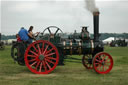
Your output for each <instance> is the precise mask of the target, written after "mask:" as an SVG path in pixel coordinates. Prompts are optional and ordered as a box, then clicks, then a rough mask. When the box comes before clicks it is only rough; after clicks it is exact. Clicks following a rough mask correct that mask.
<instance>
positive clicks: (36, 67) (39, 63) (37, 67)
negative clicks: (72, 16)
mask: <svg viewBox="0 0 128 85" xmlns="http://www.w3.org/2000/svg"><path fill="white" fill-rule="evenodd" d="M39 64H40V61H39V62H38V63H37V65H36V68H35V69H36V70H37V68H38V66H39Z"/></svg>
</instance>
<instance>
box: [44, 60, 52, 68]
mask: <svg viewBox="0 0 128 85" xmlns="http://www.w3.org/2000/svg"><path fill="white" fill-rule="evenodd" d="M45 63H46V65H47V66H48V68H49V69H51V66H50V65H49V64H48V62H47V61H45Z"/></svg>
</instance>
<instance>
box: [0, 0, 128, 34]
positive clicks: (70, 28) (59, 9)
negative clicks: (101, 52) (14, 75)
mask: <svg viewBox="0 0 128 85" xmlns="http://www.w3.org/2000/svg"><path fill="white" fill-rule="evenodd" d="M96 6H97V7H98V8H99V11H100V32H109V33H123V32H127V33H128V28H127V27H128V0H96ZM0 18H1V26H0V32H2V34H6V35H11V34H16V33H17V32H18V31H19V29H20V27H25V28H26V29H28V28H29V26H30V25H33V26H34V27H35V28H34V31H35V32H37V31H40V32H42V31H43V30H44V29H45V28H46V27H48V26H51V25H54V26H58V27H59V28H61V29H62V30H63V32H74V30H77V31H78V32H79V31H81V26H89V28H88V30H89V31H90V32H91V33H93V16H92V14H91V13H90V12H89V11H88V10H87V9H85V2H84V0H20V1H17V0H2V1H1V17H0Z"/></svg>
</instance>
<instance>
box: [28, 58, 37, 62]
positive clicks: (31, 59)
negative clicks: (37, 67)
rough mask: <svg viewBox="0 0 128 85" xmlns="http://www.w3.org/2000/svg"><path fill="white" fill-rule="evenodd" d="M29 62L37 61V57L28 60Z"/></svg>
mask: <svg viewBox="0 0 128 85" xmlns="http://www.w3.org/2000/svg"><path fill="white" fill-rule="evenodd" d="M28 61H29V62H33V61H36V59H35V58H34V59H31V60H28Z"/></svg>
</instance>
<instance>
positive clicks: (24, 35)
mask: <svg viewBox="0 0 128 85" xmlns="http://www.w3.org/2000/svg"><path fill="white" fill-rule="evenodd" d="M18 34H19V36H20V39H21V40H22V41H24V42H27V43H29V44H30V43H31V41H30V38H29V37H31V38H33V36H32V35H31V34H30V33H28V31H27V30H26V29H25V28H24V27H21V29H20V31H19V33H18Z"/></svg>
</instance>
